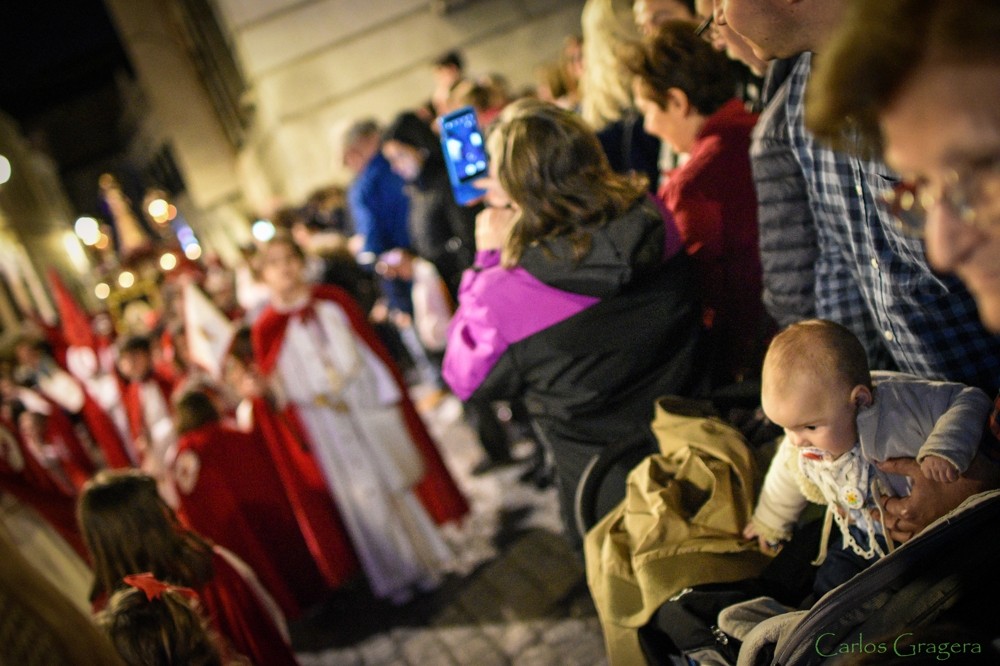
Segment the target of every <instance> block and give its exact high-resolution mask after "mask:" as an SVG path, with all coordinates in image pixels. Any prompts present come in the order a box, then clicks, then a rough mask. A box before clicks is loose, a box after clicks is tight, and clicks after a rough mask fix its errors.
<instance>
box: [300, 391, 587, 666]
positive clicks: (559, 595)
mask: <svg viewBox="0 0 1000 666" xmlns="http://www.w3.org/2000/svg"><path fill="white" fill-rule="evenodd" d="M425 418H426V419H427V421H428V425H429V427H430V429H431V432H432V433H433V435H434V436H435V438H436V439H437V441H438V443H439V444H440V446H441V449H442V453H443V454H444V457H445V460H446V461H447V463H448V465H449V468H450V469H451V470H452V473H453V474H454V476H455V478H456V479H457V481H458V483H459V485H460V486H461V487H462V489H463V491H465V493H466V495H467V497H468V498H469V500H470V504H471V506H472V513H471V515H470V516H469V517H468V518H467V519H466V522H465V524H464V526H463V528H462V529H461V530H449V531H446V533H445V536H446V537H447V538H448V540H449V542H450V543H451V544H452V546H453V547H454V549H455V551H456V553H457V554H458V565H457V571H456V572H455V573H453V574H450V575H449V576H448V577H447V578H446V579H445V581H444V583H443V584H442V585H441V587H440V588H438V589H437V590H435V591H434V592H432V593H428V594H425V595H422V596H420V597H417V598H415V599H414V600H413V601H411V602H410V603H408V604H405V605H403V606H401V607H395V606H393V605H391V604H389V603H387V602H384V601H380V600H378V599H375V598H374V597H372V596H371V594H370V593H369V592H368V590H367V588H366V587H365V586H364V585H363V583H360V584H358V585H357V586H356V587H355V588H353V589H348V590H342V591H340V592H338V594H337V595H336V596H335V597H334V598H333V599H331V600H330V601H329V602H328V603H326V604H325V605H323V606H322V607H320V608H318V609H314V610H313V611H312V613H311V614H310V615H309V616H307V617H305V618H302V619H299V620H298V621H296V622H294V623H292V625H291V627H290V629H291V632H292V644H293V646H294V647H295V649H296V652H297V654H298V656H299V659H300V661H301V663H302V664H303V666H328V665H330V666H333V665H341V664H343V665H349V666H361V665H364V666H371V665H390V664H391V665H396V664H407V665H414V666H416V665H424V664H431V665H435V666H436V665H437V664H443V665H452V664H476V665H477V666H478V665H484V666H491V665H496V666H501V665H505V664H514V665H518V666H549V665H553V666H554V665H562V664H566V665H574V666H599V665H603V664H606V663H607V659H606V657H605V652H604V645H603V638H602V635H601V629H600V624H599V623H598V620H597V616H596V613H595V611H594V606H593V603H592V602H591V600H590V596H589V594H588V592H587V589H586V582H585V580H584V575H583V566H582V563H581V562H580V560H579V559H578V558H577V557H576V556H575V555H574V554H573V553H572V551H570V549H569V548H568V547H567V545H566V544H565V542H564V541H563V540H562V538H561V537H560V536H559V535H558V531H559V526H560V522H559V514H558V504H557V500H556V495H555V490H554V489H553V488H547V489H545V490H538V489H536V488H534V487H533V486H529V485H525V484H522V483H518V481H517V477H518V475H519V474H520V473H521V472H522V471H524V469H523V466H514V467H510V468H506V469H502V470H500V471H498V472H495V473H492V474H487V475H484V476H480V477H473V476H471V475H470V473H469V470H470V469H471V468H472V466H473V465H475V464H476V463H477V462H478V461H479V459H480V458H481V457H482V455H483V454H482V449H481V448H480V447H479V445H478V443H477V442H476V440H475V436H474V435H473V433H472V432H471V431H470V430H469V429H468V428H467V427H466V426H465V424H464V423H463V422H462V419H461V405H460V403H459V402H458V401H457V399H455V398H454V397H451V396H449V397H448V398H446V399H445V400H444V401H443V402H442V403H441V404H440V405H438V407H437V408H436V409H435V410H434V411H433V412H430V413H428V414H426V415H425ZM524 446H528V445H526V444H525V445H522V446H521V447H520V448H523V447H524ZM516 453H526V452H525V451H520V450H518V451H516Z"/></svg>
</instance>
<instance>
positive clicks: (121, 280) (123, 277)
mask: <svg viewBox="0 0 1000 666" xmlns="http://www.w3.org/2000/svg"><path fill="white" fill-rule="evenodd" d="M134 284H135V276H134V275H133V274H132V273H130V272H129V271H122V272H121V273H119V274H118V286H120V287H121V288H122V289H128V288H129V287H131V286H132V285H134Z"/></svg>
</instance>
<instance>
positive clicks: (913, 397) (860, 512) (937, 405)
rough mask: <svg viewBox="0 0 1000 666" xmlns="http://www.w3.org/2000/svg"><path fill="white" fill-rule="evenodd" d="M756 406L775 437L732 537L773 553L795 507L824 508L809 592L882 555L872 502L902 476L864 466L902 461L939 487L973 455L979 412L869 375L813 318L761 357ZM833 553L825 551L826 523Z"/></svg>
mask: <svg viewBox="0 0 1000 666" xmlns="http://www.w3.org/2000/svg"><path fill="white" fill-rule="evenodd" d="M761 382H762V383H761V405H762V407H763V409H764V413H765V414H767V417H768V418H769V419H771V421H773V422H774V423H776V424H778V425H780V426H781V427H783V428H784V429H785V439H784V440H783V441H782V443H781V445H780V447H779V449H778V452H777V453H776V454H775V457H774V460H773V461H772V462H771V467H770V469H769V470H768V472H767V476H766V478H765V479H764V487H763V489H762V490H761V496H760V500H759V501H758V503H757V508H756V510H755V511H754V514H753V517H752V518H751V520H750V524H749V525H747V527H746V529H745V530H744V532H743V534H744V536H746V537H747V538H753V537H756V538H758V539H759V540H760V543H761V549H762V550H764V551H765V552H769V551H773V550H774V548H775V545H776V544H777V543H780V542H781V541H784V540H786V539H788V538H789V536H790V534H791V527H792V526H793V525H794V523H795V521H796V520H797V518H798V516H799V513H800V512H801V511H802V509H803V508H805V505H806V503H807V501H812V502H816V503H820V504H826V505H827V513H826V524H825V525H824V531H823V534H824V536H823V542H822V543H823V545H822V547H821V552H820V556H819V558H818V559H817V564H819V563H822V566H821V567H820V569H819V571H818V572H817V578H816V585H815V592H816V593H817V594H823V593H825V592H826V591H827V590H829V589H832V588H833V587H836V586H837V585H839V584H840V583H842V582H844V581H845V580H847V579H848V578H850V577H851V576H853V575H854V574H856V573H857V572H858V571H860V570H862V569H864V568H865V567H866V566H868V565H869V564H870V563H871V562H872V561H874V560H875V559H876V558H877V557H884V556H885V555H886V553H887V552H888V551H889V550H891V547H890V543H889V542H888V541H887V539H886V536H885V532H884V528H883V526H882V523H881V522H879V521H878V520H875V519H873V518H872V515H873V510H874V513H876V514H877V513H878V512H880V511H881V507H880V506H879V502H878V498H879V497H880V496H881V495H884V494H890V495H897V496H903V495H908V494H909V491H910V482H909V480H908V479H907V478H906V477H903V476H897V475H888V474H885V473H883V472H881V471H880V470H879V469H878V468H877V467H876V466H875V463H878V462H881V461H884V460H887V459H889V458H897V457H913V458H916V460H917V462H918V463H919V464H920V469H921V471H922V472H923V474H924V476H926V477H928V478H930V479H934V480H936V481H939V482H947V483H950V482H952V481H955V480H956V479H957V478H958V477H959V475H960V474H962V473H963V472H965V470H966V469H967V467H968V466H969V463H970V462H971V460H972V458H973V457H974V456H975V454H976V451H977V449H978V446H979V441H980V438H981V436H982V432H983V427H984V425H985V423H986V417H987V414H988V413H989V410H990V406H991V405H990V399H989V397H988V396H987V395H986V394H985V393H983V392H982V391H980V390H979V389H976V388H971V387H967V386H964V385H961V384H954V383H946V382H935V381H928V380H924V379H920V378H918V377H914V376H911V375H904V374H901V373H890V372H875V373H872V372H870V371H869V368H868V361H867V359H866V357H865V352H864V348H863V347H862V346H861V343H860V342H859V341H858V339H857V338H856V337H854V334H853V333H851V332H850V331H849V330H848V329H846V328H844V327H843V326H840V325H839V324H835V323H833V322H830V321H824V320H810V321H804V322H799V323H797V324H793V325H792V326H790V327H788V328H787V329H786V330H784V331H782V332H781V333H780V334H778V335H777V336H776V337H775V338H774V340H773V341H772V342H771V346H770V347H769V348H768V351H767V355H766V357H765V358H764V368H763V374H762V378H761ZM833 522H836V523H837V526H838V527H839V528H840V536H841V539H842V548H834V549H831V550H830V551H829V552H826V544H827V538H828V537H829V533H830V529H831V527H832V523H833Z"/></svg>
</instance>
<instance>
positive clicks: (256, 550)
mask: <svg viewBox="0 0 1000 666" xmlns="http://www.w3.org/2000/svg"><path fill="white" fill-rule="evenodd" d="M175 423H176V426H177V433H178V435H179V437H180V440H179V442H178V448H177V457H176V459H175V460H174V462H173V465H172V466H171V468H170V472H171V475H172V476H173V480H174V485H175V486H176V488H177V492H178V495H179V497H180V507H179V509H178V514H179V515H180V517H181V518H182V519H183V520H184V521H185V522H186V523H187V524H188V525H190V526H191V527H192V528H193V529H195V530H196V531H198V532H200V533H201V534H203V535H205V536H207V537H208V538H210V539H212V540H213V541H214V542H215V543H217V544H219V545H222V546H224V547H226V548H228V549H230V550H232V551H233V552H234V553H236V554H237V555H238V556H239V557H240V558H242V559H243V560H244V561H246V562H247V564H249V565H250V566H251V568H253V570H254V571H255V572H256V573H257V576H258V577H259V578H260V580H261V582H262V583H263V584H264V586H265V587H266V588H267V589H268V591H270V592H271V594H272V595H274V598H275V601H277V602H278V604H279V605H280V606H281V608H282V610H283V611H284V612H285V614H286V615H287V616H289V617H297V616H298V615H300V614H301V612H302V610H303V609H305V608H307V607H308V606H310V605H312V604H314V603H316V602H318V601H321V600H322V598H323V596H324V594H325V592H326V591H327V590H328V589H329V588H330V587H333V586H334V585H331V584H329V582H328V581H327V580H326V579H325V578H324V576H323V575H322V574H321V573H320V570H319V567H318V566H317V563H316V562H315V561H314V559H313V554H312V553H311V552H310V549H309V548H308V546H307V544H306V540H305V538H304V537H303V535H302V532H301V531H300V529H299V524H298V521H297V519H296V516H295V511H294V510H293V508H292V504H291V502H290V501H289V498H288V496H287V495H286V493H285V488H284V486H283V484H282V481H281V478H280V476H279V475H278V473H277V471H276V470H275V465H274V462H273V461H272V459H271V456H270V455H269V452H268V449H267V445H266V444H265V443H264V441H263V438H262V437H261V436H260V435H255V434H250V433H245V432H241V431H239V430H237V429H236V428H234V427H232V426H230V425H227V424H225V423H223V422H222V421H221V418H220V414H219V410H218V409H217V408H216V405H215V404H214V403H213V401H212V398H211V396H210V394H209V393H208V392H207V391H206V390H203V389H193V390H190V391H186V392H185V393H183V394H182V395H181V396H180V397H179V398H178V400H177V402H176V405H175ZM330 508H331V510H332V507H330ZM323 560H324V562H326V563H328V566H331V567H333V568H334V569H335V570H336V571H337V572H338V574H339V577H338V580H335V581H333V582H334V583H339V582H341V581H342V579H345V578H346V577H347V575H349V574H350V573H351V572H353V571H354V570H356V567H357V565H356V562H355V560H354V556H353V554H352V552H351V550H350V546H349V545H348V544H346V543H343V544H342V546H341V548H340V552H338V551H336V550H327V551H326V552H325V553H324V554H323Z"/></svg>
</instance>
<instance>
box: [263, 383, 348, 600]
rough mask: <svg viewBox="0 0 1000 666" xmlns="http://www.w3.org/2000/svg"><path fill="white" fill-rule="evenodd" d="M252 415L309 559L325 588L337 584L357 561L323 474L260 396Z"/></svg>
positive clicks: (304, 448)
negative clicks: (319, 574) (308, 553)
mask: <svg viewBox="0 0 1000 666" xmlns="http://www.w3.org/2000/svg"><path fill="white" fill-rule="evenodd" d="M253 418H254V428H255V430H256V431H257V432H259V433H260V434H261V436H262V437H263V439H264V443H265V444H266V445H267V449H268V452H269V453H270V455H271V460H272V461H273V463H274V468H275V470H276V471H277V473H278V476H279V477H280V478H281V482H282V485H283V486H284V488H285V493H286V495H287V497H288V501H289V503H290V504H291V508H292V512H293V513H294V515H295V520H296V522H297V523H298V526H299V530H300V532H301V534H302V537H303V538H304V539H305V543H306V547H307V548H308V549H309V552H310V553H311V554H312V557H313V561H314V562H315V563H316V566H317V567H318V568H319V570H320V573H321V574H322V575H323V578H324V580H325V581H326V585H327V587H329V588H337V587H340V586H342V585H343V584H344V583H346V582H347V581H348V580H350V578H351V577H352V576H354V575H355V574H356V573H357V571H358V568H359V567H358V561H357V557H356V555H355V554H354V548H353V546H351V542H350V538H349V537H348V536H347V531H346V530H345V528H344V524H343V523H342V522H341V520H340V514H339V513H338V512H337V507H336V506H335V505H334V502H333V497H332V496H331V495H330V491H329V490H328V489H327V487H326V480H325V479H324V478H323V473H322V472H321V471H320V469H319V467H318V465H317V464H316V459H315V458H313V457H312V455H311V454H310V453H309V449H308V447H306V446H305V445H304V444H303V442H305V441H306V440H305V439H303V437H302V436H301V435H296V434H295V432H294V431H293V429H292V427H291V426H290V424H289V423H288V422H287V421H286V420H285V417H284V415H282V414H281V413H279V412H277V411H275V410H274V409H272V408H271V406H270V405H269V404H267V402H266V401H265V400H264V399H263V398H258V399H257V400H255V401H254V404H253Z"/></svg>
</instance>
